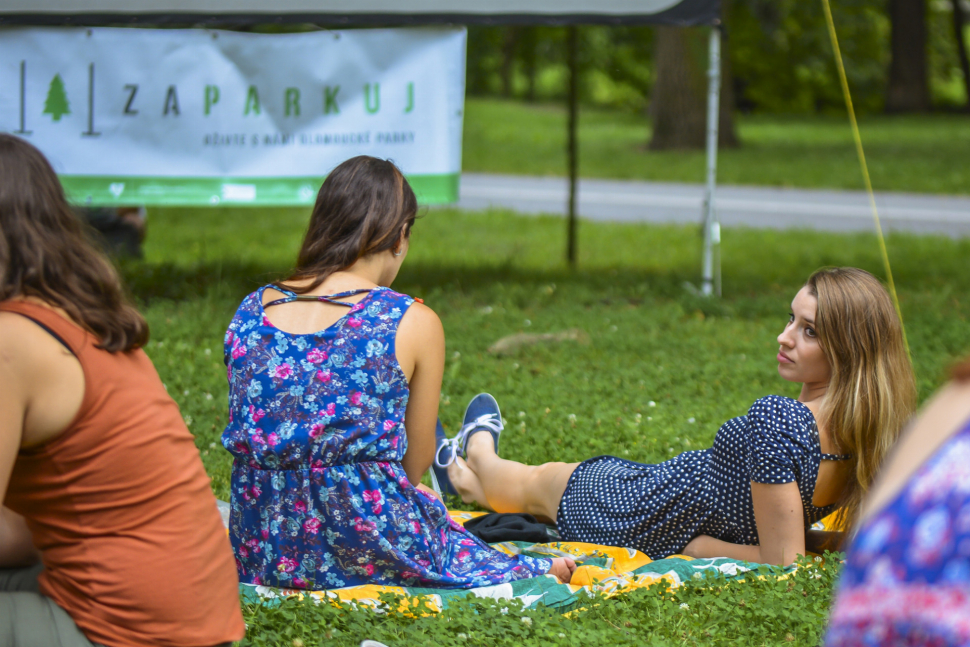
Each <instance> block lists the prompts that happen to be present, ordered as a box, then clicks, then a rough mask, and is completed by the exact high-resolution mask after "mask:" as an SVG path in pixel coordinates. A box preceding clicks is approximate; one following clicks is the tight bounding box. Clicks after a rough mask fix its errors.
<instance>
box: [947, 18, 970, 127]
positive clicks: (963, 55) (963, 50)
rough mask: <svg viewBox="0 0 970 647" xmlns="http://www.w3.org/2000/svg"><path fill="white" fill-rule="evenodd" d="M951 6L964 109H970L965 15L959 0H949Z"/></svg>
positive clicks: (969, 72)
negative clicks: (965, 100) (965, 102)
mask: <svg viewBox="0 0 970 647" xmlns="http://www.w3.org/2000/svg"><path fill="white" fill-rule="evenodd" d="M950 4H951V5H952V6H953V32H954V37H955V38H956V42H957V55H958V56H959V57H960V70H961V71H962V72H963V89H964V91H965V92H966V95H967V105H966V109H967V110H970V61H968V60H967V41H966V39H965V38H964V28H963V27H964V25H965V24H966V16H964V15H963V5H962V4H961V0H950Z"/></svg>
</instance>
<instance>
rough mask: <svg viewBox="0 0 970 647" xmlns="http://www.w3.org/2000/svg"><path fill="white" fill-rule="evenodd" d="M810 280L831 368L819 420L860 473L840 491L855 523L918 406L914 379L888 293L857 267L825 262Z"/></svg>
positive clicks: (844, 518) (845, 514) (847, 519)
mask: <svg viewBox="0 0 970 647" xmlns="http://www.w3.org/2000/svg"><path fill="white" fill-rule="evenodd" d="M806 286H807V287H808V288H809V291H810V292H811V294H812V295H813V296H814V297H815V298H816V299H817V300H818V310H817V312H816V315H815V330H816V332H817V334H818V340H819V345H820V346H821V348H822V352H824V353H825V357H826V358H827V359H828V362H829V366H830V367H831V370H832V378H831V380H830V381H829V386H828V390H827V391H826V393H825V399H824V400H823V402H822V408H821V415H820V418H821V422H822V423H823V424H824V425H825V426H826V427H827V428H828V429H829V431H830V433H831V434H832V439H833V441H834V442H835V445H836V446H837V447H838V451H839V452H840V453H843V454H851V455H852V458H851V459H850V461H851V467H852V474H853V475H854V478H850V479H849V480H848V482H847V483H846V485H845V487H844V489H843V491H842V496H841V497H840V501H839V505H840V509H839V513H838V521H839V525H840V526H841V527H842V528H843V529H845V530H851V528H852V525H853V524H854V523H855V520H856V516H857V515H858V513H859V506H860V504H861V502H862V498H863V496H864V495H865V494H866V492H868V490H869V487H870V485H871V484H872V482H873V479H874V478H875V476H876V472H877V471H878V469H879V466H880V465H881V464H882V461H883V459H884V458H885V457H886V455H887V454H888V453H889V450H890V449H891V448H892V446H893V445H894V444H895V442H896V440H897V438H899V434H900V432H901V431H902V428H903V426H904V425H905V424H906V422H907V421H908V420H909V418H910V417H912V415H913V412H914V411H915V408H916V378H915V375H914V374H913V367H912V364H911V363H910V360H909V356H908V355H907V353H906V348H905V344H904V341H903V327H902V323H901V322H900V320H899V316H898V315H897V313H896V309H895V308H894V307H893V302H892V300H891V299H890V298H889V294H888V293H887V292H886V289H885V288H884V287H883V286H882V284H881V283H880V282H879V280H878V279H877V278H876V277H874V276H873V275H872V274H869V273H868V272H866V271H864V270H860V269H856V268H854V267H837V268H831V269H821V270H818V271H817V272H815V273H814V274H812V276H810V277H809V279H808V282H807V283H806Z"/></svg>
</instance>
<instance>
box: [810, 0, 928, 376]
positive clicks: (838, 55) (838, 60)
mask: <svg viewBox="0 0 970 647" xmlns="http://www.w3.org/2000/svg"><path fill="white" fill-rule="evenodd" d="M822 8H823V9H824V10H825V22H826V24H827V25H828V28H829V38H830V39H831V40H832V49H833V50H834V52H835V65H836V66H837V67H838V68H839V80H840V81H841V82H842V94H843V96H845V107H846V110H848V112H849V123H850V124H852V136H853V138H855V148H856V153H858V155H859V164H860V165H861V166H862V177H863V179H865V182H866V193H868V194H869V206H870V207H872V219H873V221H875V223H876V237H877V238H878V239H879V250H880V251H881V252H882V262H883V264H885V266H886V278H887V280H888V282H889V294H890V295H892V298H893V304H894V305H895V306H896V314H897V315H899V323H900V325H901V326H902V323H903V311H902V310H901V309H900V307H899V297H898V296H896V284H895V283H894V282H893V271H892V268H891V267H890V266H889V252H888V251H886V239H885V238H883V235H882V225H881V224H880V223H879V210H878V209H876V196H875V195H874V194H873V193H872V181H871V180H870V179H869V167H868V166H867V165H866V154H865V152H863V150H862V136H861V135H860V134H859V124H858V122H857V121H856V118H855V110H854V109H853V107H852V95H851V94H849V81H848V80H847V79H846V78H845V66H844V65H843V64H842V52H841V51H840V50H839V39H838V37H837V36H836V35H835V21H833V20H832V8H831V7H830V6H829V0H822ZM902 329H903V344H905V345H906V354H907V355H909V356H910V361H912V355H910V352H909V340H908V339H907V338H906V327H905V326H903V328H902Z"/></svg>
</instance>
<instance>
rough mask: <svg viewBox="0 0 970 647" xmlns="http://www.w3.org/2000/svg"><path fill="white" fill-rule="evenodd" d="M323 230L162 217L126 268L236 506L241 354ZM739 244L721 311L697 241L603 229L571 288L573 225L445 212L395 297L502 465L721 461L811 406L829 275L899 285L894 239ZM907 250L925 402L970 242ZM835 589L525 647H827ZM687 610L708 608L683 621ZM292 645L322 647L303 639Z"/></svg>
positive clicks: (579, 626)
mask: <svg viewBox="0 0 970 647" xmlns="http://www.w3.org/2000/svg"><path fill="white" fill-rule="evenodd" d="M307 217H308V212H307V211H306V210H297V209H273V210H267V209H264V210H258V209H245V208H239V209H157V210H153V211H152V215H151V228H150V232H149V239H148V243H147V245H146V248H145V251H146V258H145V260H144V261H139V262H129V263H126V264H125V265H124V266H123V270H124V274H125V276H126V279H127V281H128V283H129V285H130V287H131V289H132V291H133V292H134V294H135V295H136V297H137V298H138V300H139V302H140V304H141V306H142V309H143V311H144V312H145V314H146V316H147V317H148V320H149V323H150V324H151V328H152V341H151V342H150V343H149V345H148V347H147V351H148V353H149V355H150V356H151V358H152V359H153V361H154V362H155V364H156V367H157V368H158V371H159V373H160V375H161V377H162V381H163V382H164V383H165V384H166V387H167V388H168V391H169V393H171V394H172V395H173V397H174V398H175V399H176V401H177V402H178V403H179V405H180V407H181V409H182V412H183V414H184V415H185V418H186V421H187V422H189V426H190V429H191V430H192V431H193V432H194V433H195V435H196V439H197V444H198V446H199V449H200V451H201V454H202V459H203V461H204V463H205V465H206V469H207V470H208V472H209V474H210V475H211V477H212V479H213V489H214V490H215V492H216V494H217V495H218V496H219V497H220V498H227V497H228V477H229V472H230V456H229V454H228V453H227V452H226V451H225V450H223V449H222V447H221V446H220V445H219V444H218V439H219V435H220V433H221V431H222V429H223V426H224V425H225V422H226V394H227V385H226V378H225V368H224V366H223V363H222V336H223V334H224V331H225V329H226V325H227V324H228V323H229V320H230V319H231V317H232V315H233V312H234V311H235V308H236V306H237V305H238V303H239V301H240V300H241V299H242V298H243V297H244V296H245V295H246V294H247V293H248V292H249V291H251V290H253V289H255V288H256V287H258V286H259V285H261V284H262V283H264V282H267V281H269V280H273V279H275V278H278V277H280V276H281V274H282V273H283V272H285V271H286V270H287V268H288V267H289V265H290V263H291V262H292V259H293V258H294V257H295V254H296V250H297V247H298V245H299V242H300V238H301V235H302V232H303V228H304V226H305V224H306V218H307ZM723 238H724V241H723V257H724V270H723V271H724V294H725V297H724V298H723V299H721V300H719V301H712V300H704V299H701V298H698V297H696V296H693V295H692V294H691V293H690V292H689V291H687V290H685V289H684V288H683V283H684V281H696V277H697V274H698V268H699V263H700V260H699V248H700V245H699V239H698V232H697V229H696V227H680V226H660V225H642V224H636V225H629V224H592V223H585V222H584V223H582V224H581V227H580V237H579V239H580V261H579V268H580V269H579V270H578V271H570V270H568V269H567V268H566V267H565V266H564V265H563V262H562V250H563V244H564V223H563V221H562V220H561V219H558V218H537V217H522V216H518V215H515V214H512V213H509V212H503V211H490V212H485V213H468V212H461V211H456V210H434V211H431V212H429V213H428V214H427V215H426V216H425V217H424V218H422V219H421V220H419V221H418V223H417V225H416V226H415V228H414V234H413V239H412V246H411V252H410V253H409V256H408V259H407V261H406V263H405V264H404V267H403V269H402V271H401V275H400V277H399V279H398V281H397V282H396V283H395V286H394V287H395V288H396V289H398V290H400V291H404V292H407V293H410V294H413V295H415V296H419V297H422V298H424V300H425V303H426V304H427V305H429V306H430V307H431V308H433V309H434V310H435V311H436V312H438V314H439V315H440V316H441V319H442V321H443V323H444V327H445V332H446V336H447V346H448V348H447V365H446V368H445V378H444V384H443V386H442V391H443V396H444V397H443V400H442V407H441V412H440V413H441V418H442V420H443V422H444V424H445V426H446V428H447V429H449V430H450V431H451V432H453V431H454V430H456V429H457V428H458V426H459V425H460V422H461V416H462V413H463V411H464V407H465V404H466V402H467V401H468V399H469V398H470V397H471V396H473V395H474V394H476V393H478V392H480V391H490V392H491V393H493V394H494V395H495V396H496V397H497V399H498V401H499V403H500V404H501V405H502V407H503V413H504V414H505V417H506V418H507V419H508V420H509V424H508V427H507V430H506V433H505V434H504V436H503V441H502V449H503V454H505V455H506V456H508V457H510V458H514V459H518V460H523V461H528V462H538V461H547V460H566V461H575V460H582V459H584V458H588V457H591V456H595V455H598V454H604V453H609V454H615V455H619V456H622V457H625V458H630V459H633V460H639V461H645V462H652V461H660V460H664V459H666V458H669V457H670V456H672V455H673V454H676V453H678V452H681V451H684V450H686V449H696V448H701V447H705V446H708V445H709V443H710V442H711V441H712V439H713V437H714V434H715V432H716V431H717V428H718V426H719V425H720V424H721V423H722V422H724V421H725V420H727V419H728V418H730V417H733V416H737V415H741V414H743V413H744V412H745V411H746V409H747V407H748V406H749V405H750V404H751V403H752V402H753V401H754V400H755V399H757V398H758V397H760V396H763V395H766V394H769V393H780V394H784V395H789V396H794V395H795V394H796V393H797V388H796V386H795V385H792V384H788V383H785V382H783V381H782V380H781V379H779V378H778V376H777V374H776V370H775V362H774V355H775V352H776V350H777V343H776V341H775V337H776V335H777V334H778V332H779V331H780V330H781V328H782V327H783V326H784V324H785V322H786V321H787V317H788V307H789V306H788V304H789V302H790V300H791V298H792V296H793V295H794V293H795V292H796V291H797V289H798V288H799V287H800V285H801V284H802V282H803V281H804V280H805V278H806V277H807V276H808V275H809V273H810V272H811V271H813V270H814V269H816V268H818V267H819V266H822V265H834V264H842V265H855V266H859V267H863V268H866V269H869V270H871V271H873V272H875V273H877V274H880V273H881V263H880V261H879V256H878V251H877V247H876V243H875V240H874V238H873V237H872V236H871V235H867V234H831V233H816V232H791V231H787V232H777V231H760V230H749V229H727V230H725V232H724V236H723ZM888 246H889V253H890V255H891V257H892V260H893V267H894V273H895V279H896V282H897V286H898V288H899V294H900V298H901V301H902V308H903V312H904V315H905V318H906V324H907V332H908V335H909V341H910V345H911V347H912V352H913V359H914V361H915V364H916V368H917V372H918V376H919V384H920V395H921V397H924V398H925V397H926V396H927V395H929V394H930V392H931V391H932V390H933V389H934V388H936V387H937V386H938V385H939V384H940V383H941V381H942V380H943V379H944V375H945V371H946V368H947V367H948V366H949V365H950V364H951V363H952V362H953V361H954V360H955V359H956V358H958V357H960V356H961V355H963V354H965V353H967V352H970V321H968V318H970V299H967V294H968V289H970V273H968V272H967V271H966V268H967V261H966V259H967V258H970V240H967V239H965V240H952V239H948V238H942V237H918V236H913V235H903V234H893V235H891V236H889V238H888ZM751 250H757V254H752V253H751ZM567 328H580V329H582V330H583V331H585V332H586V333H587V334H588V336H589V343H588V344H578V343H572V342H564V343H562V344H560V345H555V346H535V347H531V348H526V349H523V350H521V351H520V352H519V353H518V354H516V355H513V356H508V357H495V356H492V355H490V354H488V353H487V352H486V349H487V348H488V346H489V345H490V344H492V343H493V342H495V341H496V340H498V339H499V338H501V337H503V336H506V335H509V334H512V333H516V332H520V331H529V332H553V331H559V330H564V329H567ZM799 581H800V582H801V580H799ZM802 584H805V582H801V584H799V586H802ZM821 584H824V585H825V586H824V587H822V589H819V590H818V591H816V592H815V593H812V594H811V595H808V594H807V593H806V596H797V595H794V594H790V590H789V589H786V588H785V587H786V586H787V584H785V585H778V586H777V587H776V586H775V585H774V584H771V585H769V584H765V585H764V586H765V587H767V588H765V590H764V592H763V595H761V594H758V596H756V597H752V596H753V595H754V594H753V593H751V592H750V590H749V592H748V593H744V592H743V591H742V592H737V591H735V592H734V593H730V595H728V594H725V595H726V596H727V597H726V598H724V599H727V600H728V601H729V602H730V603H728V602H724V599H722V598H718V600H720V602H718V601H717V600H714V601H712V600H709V599H708V598H705V597H704V596H705V595H708V593H705V592H704V590H701V589H697V590H688V591H685V592H683V593H682V596H686V597H682V598H678V599H679V600H680V601H679V602H677V603H676V604H674V602H673V601H671V600H673V598H670V596H667V597H663V596H660V595H659V594H652V595H647V594H642V595H637V596H630V597H628V598H623V599H621V600H617V601H611V602H609V603H602V604H599V603H597V605H594V607H591V611H590V612H589V613H587V614H581V615H579V616H577V617H576V618H573V619H568V620H566V619H562V618H561V617H559V616H556V615H554V614H545V615H543V614H536V615H535V617H534V618H533V620H534V624H533V625H529V627H530V632H532V633H530V634H529V635H528V636H525V637H517V639H516V640H517V641H518V642H520V643H521V644H550V643H552V644H576V645H579V644H583V645H613V644H649V643H650V642H651V641H653V640H657V641H659V642H658V644H739V645H742V644H743V645H748V644H812V643H813V642H814V641H815V640H816V638H813V636H814V635H815V634H812V633H811V632H809V631H808V629H809V628H811V627H813V626H814V627H815V628H816V633H817V629H818V626H820V625H821V623H822V622H824V616H825V609H826V605H827V597H826V596H827V591H828V590H829V589H828V587H829V586H830V584H831V583H830V582H829V581H828V580H824V581H823V582H822V583H821ZM821 584H819V586H821ZM813 586H814V585H813ZM772 587H774V588H772ZM779 587H780V588H779ZM705 590H706V589H705ZM746 595H747V596H748V602H747V603H745V604H740V605H739V604H738V601H739V600H740V601H743V599H744V597H745V596H746ZM690 596H695V597H690ZM732 596H733V597H732ZM688 598H689V599H688ZM695 598H696V600H697V603H696V604H695V603H694V602H692V600H695ZM685 600H687V601H686V602H685ZM704 600H707V602H704ZM732 600H733V601H732ZM715 602H716V604H715ZM721 602H724V605H727V606H724V605H721ZM681 603H685V604H695V606H697V605H700V606H701V607H703V608H705V609H707V610H706V611H701V612H700V613H699V614H698V613H696V612H695V613H693V614H682V613H680V611H679V609H680V607H679V604H681ZM709 603H710V604H709ZM469 604H470V605H472V603H469ZM477 604H486V603H477ZM671 605H673V606H671ZM711 605H713V606H711ZM718 605H721V606H718ZM732 605H733V606H732ZM486 606H487V604H486ZM722 607H723V608H722ZM489 609H491V607H489V608H488V609H486V608H484V607H483V608H482V609H479V610H478V611H475V607H474V605H472V606H469V607H467V608H466V607H461V608H459V609H458V610H456V611H454V612H453V613H454V614H457V615H456V616H455V618H457V619H455V620H454V624H450V625H448V624H440V623H439V624H438V625H431V624H428V622H429V621H417V620H413V619H409V618H405V617H397V616H393V617H391V616H388V617H381V616H375V615H374V614H372V613H370V612H352V611H348V610H336V611H334V610H313V609H310V608H308V607H307V608H304V607H300V606H299V605H297V606H293V607H290V606H288V607H285V608H283V609H282V610H281V611H279V612H275V611H274V612H269V611H264V610H255V609H251V608H250V609H247V614H248V616H247V617H248V618H249V622H250V640H251V641H252V642H253V643H255V644H277V645H287V646H290V645H294V646H296V647H298V644H297V643H294V642H292V639H293V638H294V637H297V638H299V640H304V642H305V644H307V645H309V644H317V642H319V641H320V640H323V638H322V637H321V634H326V633H327V632H330V634H331V635H332V637H333V638H334V641H335V642H334V644H344V645H356V644H357V643H359V641H360V639H361V638H363V637H375V638H380V637H381V636H383V637H384V638H385V639H386V640H385V642H388V644H390V645H392V647H394V646H396V645H404V644H409V645H410V644H414V645H418V644H427V643H430V642H434V644H442V645H443V644H459V643H461V644H481V645H491V644H500V641H497V640H496V637H495V636H494V635H491V636H490V635H489V634H487V633H485V634H480V635H479V636H478V638H475V637H474V636H472V637H471V638H468V639H459V638H457V637H456V636H458V634H466V635H467V631H470V629H469V630H462V629H460V627H466V626H471V625H474V624H475V622H477V621H475V618H477V617H480V615H481V614H485V615H488V614H491V613H492V612H493V611H494V609H492V610H491V611H489ZM473 612H474V613H473ZM475 613H478V614H479V616H476V615H474V614H475ZM510 613H512V615H513V617H517V616H515V613H517V612H515V610H514V609H513V611H512V612H510ZM679 613H680V615H678V614H679ZM280 614H282V615H280ZM286 614H290V615H289V616H287V615H286ZM294 614H295V615H294ZM328 614H329V615H328ZM461 614H465V616H462V615H461ZM469 614H471V615H469ZM724 614H726V615H724ZM392 615H393V614H392ZM493 615H494V614H493ZM459 616H460V617H459ZM466 616H467V617H466ZM449 617H451V616H449ZM489 617H491V616H489ZM382 618H383V619H382ZM461 618H465V619H464V620H462V619H461ZM496 622H497V623H498V624H496V625H495V626H496V627H502V626H504V625H502V624H501V623H502V622H506V621H505V620H501V621H498V620H496ZM328 623H329V624H328ZM626 623H630V624H629V625H628V624H626ZM520 624H521V623H520ZM479 625H481V623H480V622H479ZM515 626H517V627H518V626H519V625H515ZM294 627H296V628H297V629H299V631H304V628H306V631H308V632H311V633H301V634H293V633H292V631H291V632H290V633H287V632H286V631H287V630H289V629H288V628H290V629H292V630H293V631H296V630H297V629H293V628H294ZM435 627H437V629H436V628H435ZM442 627H444V628H442ZM448 627H450V629H449V628H448ZM314 628H315V629H314ZM311 629H312V631H311ZM317 630H319V633H317V634H314V633H312V632H313V631H317ZM503 631H504V630H503ZM362 632H365V633H366V632H370V633H367V635H361V633H362ZM382 632H383V633H382ZM429 632H430V633H429ZM435 632H438V633H435ZM449 632H450V633H449ZM567 632H568V633H567ZM705 632H706V636H705ZM439 634H440V635H439ZM559 634H563V635H565V636H567V637H566V638H559V637H558V636H559ZM789 634H790V635H791V636H792V641H794V642H793V643H792V642H791V641H788V640H786V636H788V635H789ZM508 635H510V636H511V635H513V634H508ZM300 636H304V637H300ZM306 636H309V637H310V638H306ZM313 636H316V638H314V637H313ZM408 636H411V638H408ZM661 638H662V639H661ZM309 639H313V641H314V642H306V641H307V640H309ZM355 640H356V642H355ZM328 644H329V643H328Z"/></svg>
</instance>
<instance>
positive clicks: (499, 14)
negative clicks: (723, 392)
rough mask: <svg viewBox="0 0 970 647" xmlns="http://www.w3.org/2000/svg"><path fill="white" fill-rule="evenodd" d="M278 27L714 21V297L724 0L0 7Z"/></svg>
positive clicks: (121, 2) (197, 0)
mask: <svg viewBox="0 0 970 647" xmlns="http://www.w3.org/2000/svg"><path fill="white" fill-rule="evenodd" d="M272 23H311V24H317V25H321V26H327V27H351V26H369V25H370V26H376V25H381V26H400V25H430V24H466V25H469V24H478V25H481V24H486V25H497V24H522V25H526V24H545V25H578V24H624V25H630V24H654V25H672V26H681V27H690V26H709V27H711V34H710V48H709V68H708V104H707V177H706V193H705V201H704V213H703V222H704V250H703V268H702V274H703V280H702V291H703V293H704V294H708V295H709V294H712V293H713V292H714V291H715V278H716V279H717V281H716V283H717V292H720V268H719V265H720V262H719V259H718V262H717V263H716V264H715V251H716V250H717V248H718V247H719V243H720V227H719V224H718V221H717V215H716V211H715V208H714V194H715V188H716V171H717V127H718V103H719V96H720V0H598V1H597V2H591V1H590V0H489V1H487V2H482V1H481V0H478V1H475V0H271V1H270V0H4V2H3V3H2V5H0V27H12V26H28V25H47V26H55V25H61V26H102V25H113V26H134V25H146V26H147V25H182V26H186V25H188V26H200V27H202V26H204V27H233V26H243V25H252V24H272ZM569 50H570V53H569V56H570V71H571V75H570V76H571V79H570V92H569V96H570V100H569V103H570V105H569V148H568V158H569V187H570V189H569V208H568V212H569V234H568V252H567V255H568V258H569V261H570V262H575V249H576V243H575V239H576V233H575V232H576V179H577V163H576V161H577V160H576V157H577V155H576V153H577V141H576V125H577V105H576V103H577V94H578V93H577V87H578V86H577V78H576V77H577V74H576V67H577V65H576V51H575V50H576V41H575V31H574V30H571V33H570V47H569ZM0 64H2V63H0ZM716 265H717V266H718V267H716Z"/></svg>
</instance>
